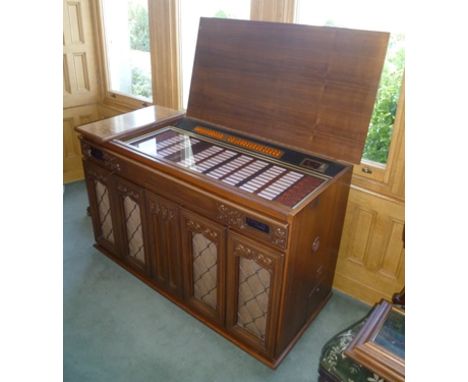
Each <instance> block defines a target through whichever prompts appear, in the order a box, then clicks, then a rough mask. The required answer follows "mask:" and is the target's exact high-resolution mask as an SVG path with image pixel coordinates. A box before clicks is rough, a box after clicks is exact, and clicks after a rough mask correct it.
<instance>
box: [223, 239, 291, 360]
mask: <svg viewBox="0 0 468 382" xmlns="http://www.w3.org/2000/svg"><path fill="white" fill-rule="evenodd" d="M282 263H283V254H282V253H280V252H277V251H274V250H272V249H271V248H269V247H267V246H264V245H261V244H258V243H257V242H255V241H253V240H251V239H248V238H246V237H244V236H242V235H239V234H236V233H235V232H232V231H230V232H229V234H228V251H227V316H226V326H227V329H228V330H229V331H230V332H231V333H232V334H233V335H234V336H235V337H237V338H239V339H240V340H242V341H243V342H246V343H248V344H250V345H251V346H252V347H254V348H255V349H256V350H258V351H260V352H262V353H265V354H266V355H268V356H272V355H273V352H274V346H275V333H276V326H277V325H276V324H277V313H278V302H279V292H280V290H281V285H280V284H281V270H282Z"/></svg>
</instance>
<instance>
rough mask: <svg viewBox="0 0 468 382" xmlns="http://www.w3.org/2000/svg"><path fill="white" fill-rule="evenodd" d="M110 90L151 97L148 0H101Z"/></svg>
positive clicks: (149, 98) (150, 98) (136, 96)
mask: <svg viewBox="0 0 468 382" xmlns="http://www.w3.org/2000/svg"><path fill="white" fill-rule="evenodd" d="M102 16H103V25H104V36H105V39H104V40H105V53H106V59H107V87H108V91H109V92H111V93H118V94H123V95H127V96H131V97H135V98H139V99H143V100H145V101H150V102H151V101H152V99H153V95H152V81H151V56H150V42H149V21H148V1H147V0H102Z"/></svg>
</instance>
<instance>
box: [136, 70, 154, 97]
mask: <svg viewBox="0 0 468 382" xmlns="http://www.w3.org/2000/svg"><path fill="white" fill-rule="evenodd" d="M132 94H137V95H139V96H142V97H146V98H151V94H152V89H151V81H150V79H149V77H148V76H147V75H145V74H144V73H143V71H142V70H141V69H139V68H135V67H134V68H132Z"/></svg>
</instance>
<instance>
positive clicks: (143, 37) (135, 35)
mask: <svg viewBox="0 0 468 382" xmlns="http://www.w3.org/2000/svg"><path fill="white" fill-rule="evenodd" d="M128 25H129V27H130V49H133V50H142V51H143V52H149V26H148V11H147V10H146V8H144V7H142V6H141V5H140V4H136V3H130V7H129V9H128Z"/></svg>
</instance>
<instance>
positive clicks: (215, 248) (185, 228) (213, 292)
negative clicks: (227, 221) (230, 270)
mask: <svg viewBox="0 0 468 382" xmlns="http://www.w3.org/2000/svg"><path fill="white" fill-rule="evenodd" d="M225 245H226V242H225V229H224V227H223V226H221V225H219V224H216V223H214V222H212V221H211V220H208V219H206V218H203V217H201V216H199V215H197V214H195V213H193V212H190V211H187V210H183V211H182V249H183V258H184V274H185V277H184V280H185V298H186V300H187V303H188V304H189V305H190V306H191V307H192V308H193V309H195V310H197V311H198V312H199V313H201V314H202V315H203V316H205V317H206V318H209V319H211V320H212V321H215V322H217V323H218V324H220V325H224V306H225V304H224V293H225Z"/></svg>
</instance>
